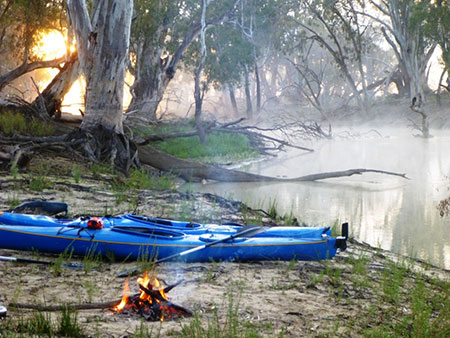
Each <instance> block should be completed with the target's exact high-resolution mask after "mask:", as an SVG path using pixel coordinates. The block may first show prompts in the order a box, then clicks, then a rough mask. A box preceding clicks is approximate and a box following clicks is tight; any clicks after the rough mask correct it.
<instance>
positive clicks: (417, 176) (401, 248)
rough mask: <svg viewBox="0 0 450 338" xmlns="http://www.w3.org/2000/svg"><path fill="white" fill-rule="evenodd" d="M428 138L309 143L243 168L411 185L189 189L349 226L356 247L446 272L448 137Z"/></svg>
mask: <svg viewBox="0 0 450 338" xmlns="http://www.w3.org/2000/svg"><path fill="white" fill-rule="evenodd" d="M344 130H346V131H348V130H351V131H352V132H354V133H355V132H361V133H362V132H364V131H368V129H367V128H366V127H360V128H345V127H342V128H341V130H340V131H344ZM372 130H373V129H372ZM336 132H337V133H338V134H339V130H337V131H336ZM378 132H379V133H380V135H378ZM433 134H434V137H433V138H431V139H423V138H419V137H414V136H413V133H412V132H411V130H410V129H408V128H387V127H384V128H377V133H375V132H373V131H372V132H370V133H368V134H364V136H361V137H358V138H357V139H355V138H354V137H351V138H349V137H337V138H336V139H335V140H332V141H328V140H327V141H324V140H322V141H317V142H313V144H312V146H313V147H314V149H315V152H314V153H311V154H307V155H305V154H304V153H302V152H300V151H297V150H293V151H288V152H287V153H284V154H282V155H280V156H278V157H276V158H273V159H267V160H263V161H259V162H257V163H254V164H252V165H249V166H248V167H246V168H244V169H245V170H248V171H250V172H253V173H258V174H263V175H268V176H281V177H296V176H301V175H307V174H312V173H318V172H326V171H336V170H345V169H350V168H373V169H382V170H389V171H395V172H398V173H406V174H407V177H408V178H409V179H403V178H400V177H394V176H387V175H380V174H364V175H361V176H357V177H347V178H339V179H329V180H326V181H322V182H311V183H267V184H261V183H257V184H255V183H244V184H242V183H239V184H237V183H236V184H229V183H227V184H224V183H210V184H206V185H201V184H195V185H192V188H193V189H195V190H198V191H203V192H213V193H217V194H220V195H223V196H227V197H232V198H235V199H237V200H242V201H244V202H246V203H248V204H249V205H250V206H252V207H254V208H260V207H264V208H268V207H269V206H270V205H275V206H276V208H277V210H278V212H279V213H280V214H281V215H284V214H289V213H291V212H292V213H293V214H294V216H296V217H297V218H298V219H299V220H300V221H303V222H305V223H306V224H308V225H326V224H328V225H332V224H334V223H335V222H339V223H342V222H349V223H350V227H351V235H352V236H354V237H355V238H356V239H358V240H360V241H364V242H367V243H369V244H371V245H373V246H376V247H381V248H383V249H388V250H392V251H394V252H397V253H401V254H405V255H409V256H413V257H417V258H421V259H424V260H426V261H429V262H432V263H433V264H436V265H439V266H441V267H445V268H450V232H449V220H448V218H447V219H445V218H441V217H440V215H439V211H438V209H437V205H438V203H439V201H440V200H441V199H443V198H446V197H447V196H448V195H449V190H450V177H449V176H448V175H449V173H450V156H449V155H450V150H449V147H448V145H449V144H450V133H449V130H440V131H437V130H435V131H433ZM343 135H347V134H346V133H345V134H343Z"/></svg>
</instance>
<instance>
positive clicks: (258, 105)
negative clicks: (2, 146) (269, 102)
mask: <svg viewBox="0 0 450 338" xmlns="http://www.w3.org/2000/svg"><path fill="white" fill-rule="evenodd" d="M255 82H256V112H257V113H259V112H260V111H261V81H260V80H259V68H258V63H257V62H256V59H255Z"/></svg>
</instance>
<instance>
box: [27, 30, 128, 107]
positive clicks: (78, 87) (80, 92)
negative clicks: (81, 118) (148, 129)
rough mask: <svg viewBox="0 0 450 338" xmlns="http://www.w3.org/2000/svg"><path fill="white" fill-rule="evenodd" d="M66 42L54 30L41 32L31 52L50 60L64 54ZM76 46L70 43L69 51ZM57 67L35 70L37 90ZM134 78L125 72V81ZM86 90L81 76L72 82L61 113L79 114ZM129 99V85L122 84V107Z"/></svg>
mask: <svg viewBox="0 0 450 338" xmlns="http://www.w3.org/2000/svg"><path fill="white" fill-rule="evenodd" d="M66 50H67V43H66V38H65V36H64V35H63V34H62V33H61V32H59V31H56V30H53V31H47V32H42V33H41V34H40V35H39V41H38V42H37V43H36V46H35V47H34V48H33V53H34V55H36V56H37V57H39V58H40V59H42V60H52V59H56V58H59V57H62V56H64V55H65V54H66ZM75 50H76V47H75V46H74V45H71V46H70V47H69V51H70V52H74V51H75ZM58 71H59V70H58V69H52V68H45V69H40V70H37V71H36V73H35V75H36V80H37V82H38V86H39V90H40V91H42V90H44V88H45V87H46V86H47V85H48V84H49V83H50V81H51V80H52V79H53V78H54V77H55V76H56V74H58ZM133 81H134V79H133V76H132V75H131V73H129V72H127V73H126V78H125V82H126V83H128V84H131V83H133ZM85 91H86V81H85V79H84V77H83V76H80V78H79V79H78V80H76V81H75V82H74V84H73V85H72V88H71V89H70V90H69V92H68V93H67V94H66V96H65V97H64V100H63V102H62V107H61V110H62V112H63V113H69V114H72V115H80V110H83V109H84V93H85ZM130 101H131V94H130V91H129V87H128V86H127V85H125V86H124V107H127V106H128V104H129V103H130Z"/></svg>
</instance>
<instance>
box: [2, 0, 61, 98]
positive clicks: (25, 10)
mask: <svg viewBox="0 0 450 338" xmlns="http://www.w3.org/2000/svg"><path fill="white" fill-rule="evenodd" d="M62 10H63V6H62V3H61V1H52V0H21V1H14V0H2V1H0V60H1V61H0V66H1V71H0V91H1V90H2V89H4V88H5V86H6V85H8V84H9V83H11V82H12V81H14V80H15V79H17V78H19V77H20V76H22V75H24V74H26V73H29V72H31V71H33V70H35V69H38V68H46V67H58V66H59V65H60V64H61V63H63V62H64V61H65V59H64V58H57V59H54V60H42V58H41V57H40V56H39V55H37V54H36V53H35V50H34V49H33V47H35V46H36V44H37V43H38V41H39V38H40V36H41V33H44V32H46V31H48V30H51V29H55V30H61V25H63V24H64V22H61V21H60V20H59V19H60V17H61V12H62Z"/></svg>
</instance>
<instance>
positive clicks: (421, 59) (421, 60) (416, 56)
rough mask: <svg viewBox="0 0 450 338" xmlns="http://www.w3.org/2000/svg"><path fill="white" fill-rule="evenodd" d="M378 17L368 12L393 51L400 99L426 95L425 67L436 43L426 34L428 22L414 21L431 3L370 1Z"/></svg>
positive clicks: (395, 0) (394, 76)
mask: <svg viewBox="0 0 450 338" xmlns="http://www.w3.org/2000/svg"><path fill="white" fill-rule="evenodd" d="M369 1H370V3H371V4H372V5H373V7H374V9H376V11H377V14H375V15H374V14H372V12H369V11H367V12H365V15H366V16H368V17H370V18H372V19H373V20H374V21H375V22H377V23H379V24H380V26H381V31H382V33H383V36H384V38H385V41H386V42H387V43H388V44H389V46H390V47H391V48H392V50H393V51H394V54H395V57H396V59H397V63H398V66H397V68H396V70H395V72H393V73H392V74H391V79H392V81H393V82H394V83H395V85H396V86H397V90H398V93H399V95H400V96H408V97H410V98H413V97H418V96H421V97H423V96H424V89H425V88H427V81H426V67H427V64H428V61H429V60H430V58H431V55H432V54H433V52H434V49H435V47H436V42H434V41H433V40H432V39H430V38H429V37H427V35H426V34H425V23H426V22H419V21H418V20H414V13H415V10H416V9H417V7H418V6H421V5H423V4H427V3H429V0H383V1H378V0H369Z"/></svg>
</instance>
